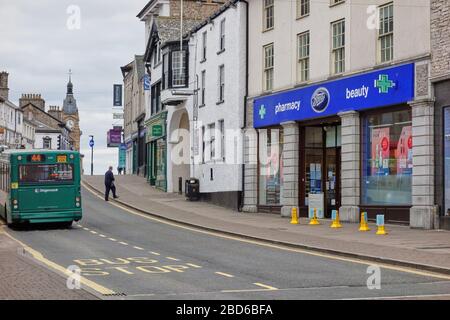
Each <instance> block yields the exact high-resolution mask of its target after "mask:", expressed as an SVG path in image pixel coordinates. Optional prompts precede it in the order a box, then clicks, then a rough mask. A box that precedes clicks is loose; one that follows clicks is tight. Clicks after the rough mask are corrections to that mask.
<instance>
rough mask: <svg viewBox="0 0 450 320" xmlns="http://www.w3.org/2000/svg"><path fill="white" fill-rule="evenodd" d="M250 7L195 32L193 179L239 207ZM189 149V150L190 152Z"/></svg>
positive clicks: (221, 13) (229, 11)
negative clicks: (248, 10)
mask: <svg viewBox="0 0 450 320" xmlns="http://www.w3.org/2000/svg"><path fill="white" fill-rule="evenodd" d="M246 24H247V4H246V3H245V2H241V1H232V2H230V3H228V4H226V5H225V6H223V7H222V8H221V9H220V10H218V11H217V12H216V13H215V14H213V15H212V16H210V17H209V18H208V19H207V20H205V21H204V22H203V23H201V24H199V25H198V26H197V27H195V28H194V29H193V30H191V32H190V40H189V68H190V73H189V75H190V80H189V83H190V84H193V85H191V87H190V89H191V90H195V92H196V94H195V97H193V98H191V99H189V101H188V104H189V105H188V114H189V120H190V122H191V128H192V130H191V137H190V139H191V142H190V145H191V146H192V148H191V149H190V150H191V157H190V158H191V161H190V163H191V166H190V171H191V176H192V177H195V178H197V179H199V183H200V192H201V194H202V196H203V197H205V198H206V199H208V200H210V201H211V202H213V203H217V204H220V205H222V206H226V207H231V208H233V209H239V207H240V199H241V192H242V189H243V186H242V174H243V171H242V168H243V144H242V141H243V127H244V110H245V95H246V59H247V52H246V27H245V26H246ZM187 150H189V149H187Z"/></svg>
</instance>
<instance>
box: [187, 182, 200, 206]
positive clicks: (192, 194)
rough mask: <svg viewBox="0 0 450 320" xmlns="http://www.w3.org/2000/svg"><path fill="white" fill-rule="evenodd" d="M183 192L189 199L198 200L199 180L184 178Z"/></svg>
mask: <svg viewBox="0 0 450 320" xmlns="http://www.w3.org/2000/svg"><path fill="white" fill-rule="evenodd" d="M185 194H186V198H187V199H188V200H189V201H194V200H195V201H198V200H199V199H200V181H199V180H198V179H196V178H190V179H188V180H186V182H185Z"/></svg>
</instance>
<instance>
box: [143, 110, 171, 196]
mask: <svg viewBox="0 0 450 320" xmlns="http://www.w3.org/2000/svg"><path fill="white" fill-rule="evenodd" d="M166 119H167V112H161V113H159V114H157V115H156V116H153V117H152V118H150V119H149V120H148V121H147V122H146V123H145V126H146V127H147V135H146V141H145V142H146V152H147V168H148V170H147V181H148V182H149V183H150V185H152V186H155V187H156V188H158V189H160V190H162V191H167V137H166Z"/></svg>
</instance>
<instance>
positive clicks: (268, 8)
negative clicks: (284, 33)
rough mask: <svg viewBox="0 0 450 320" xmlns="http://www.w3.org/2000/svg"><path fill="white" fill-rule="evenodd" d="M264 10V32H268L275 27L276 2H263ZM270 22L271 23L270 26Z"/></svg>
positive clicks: (266, 0)
mask: <svg viewBox="0 0 450 320" xmlns="http://www.w3.org/2000/svg"><path fill="white" fill-rule="evenodd" d="M262 8H263V15H262V19H263V21H262V23H263V32H266V31H269V30H272V29H274V27H275V0H262ZM269 13H270V15H269ZM269 22H271V23H270V24H269Z"/></svg>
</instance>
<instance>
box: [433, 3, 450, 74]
mask: <svg viewBox="0 0 450 320" xmlns="http://www.w3.org/2000/svg"><path fill="white" fill-rule="evenodd" d="M431 50H432V70H431V76H432V77H439V76H443V75H446V74H450V0H432V1H431Z"/></svg>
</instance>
